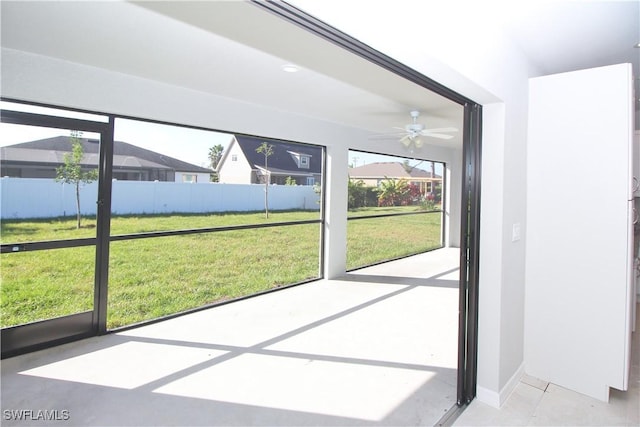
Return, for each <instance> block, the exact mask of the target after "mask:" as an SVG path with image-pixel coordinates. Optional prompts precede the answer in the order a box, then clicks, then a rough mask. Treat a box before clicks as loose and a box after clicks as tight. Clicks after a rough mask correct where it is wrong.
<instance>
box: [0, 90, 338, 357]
mask: <svg viewBox="0 0 640 427" xmlns="http://www.w3.org/2000/svg"><path fill="white" fill-rule="evenodd" d="M0 100H1V101H7V102H12V103H17V104H23V105H33V106H37V107H47V108H53V109H58V110H66V111H74V112H80V113H87V114H94V115H102V116H106V117H108V122H97V121H91V120H84V119H76V118H67V117H60V116H51V115H47V114H40V113H26V112H21V111H14V110H9V109H3V110H0V122H3V123H11V124H22V125H28V126H39V127H51V128H58V129H79V130H82V131H85V132H97V133H100V134H101V144H100V164H99V173H100V176H99V178H98V188H99V190H98V200H97V204H98V212H97V213H96V216H97V224H96V233H97V234H96V237H90V238H80V239H63V240H49V241H40V242H24V243H9V244H1V245H0V253H2V254H10V253H18V252H24V251H37V250H45V249H61V248H74V247H83V246H92V245H95V247H96V264H95V283H94V309H93V310H92V312H87V313H81V314H79V315H75V314H74V315H69V316H63V317H62V318H52V319H45V320H42V321H38V322H35V324H37V333H38V336H39V337H40V341H38V342H35V341H33V337H31V334H32V333H33V332H32V331H34V330H36V329H34V327H33V325H34V323H27V324H22V325H15V326H11V327H7V328H2V329H0V333H1V334H2V337H3V338H4V339H5V340H4V344H3V346H2V354H1V358H3V359H4V358H7V357H13V356H16V355H19V354H24V353H28V352H31V351H34V350H39V349H44V348H48V347H52V346H54V345H58V344H61V343H66V342H70V341H74V340H77V339H83V338H87V337H89V336H93V335H102V334H107V333H112V332H115V331H120V330H123V329H130V328H134V327H139V326H142V325H146V324H150V323H156V322H159V321H162V320H166V319H169V318H172V317H177V316H182V315H185V314H188V313H192V312H195V311H199V310H204V309H207V308H211V307H214V306H217V305H222V304H227V303H229V302H233V301H238V300H242V299H247V298H253V297H256V296H258V295H262V294H265V293H269V292H275V291H278V290H282V289H286V288H288V287H292V286H298V285H300V284H303V283H308V282H311V281H315V280H319V279H322V278H323V277H324V253H325V252H324V232H325V230H324V228H325V227H324V223H325V220H324V215H325V213H324V206H325V200H324V194H321V199H320V200H321V208H320V218H319V219H313V220H303V221H286V222H273V223H267V224H247V225H237V226H226V227H211V228H201V229H187V230H169V231H159V232H150V233H138V234H128V235H116V236H111V235H110V224H111V214H112V213H111V187H112V179H111V177H112V172H113V167H112V161H113V140H114V127H115V121H116V120H117V119H126V120H135V121H140V122H146V123H155V124H160V125H168V126H175V127H182V128H188V129H197V130H203V131H209V132H219V133H227V134H231V135H244V136H251V137H257V136H256V135H249V134H243V133H238V132H230V131H225V130H216V129H210V128H205V127H201V126H192V125H186V124H180V123H173V122H167V121H160V120H149V119H144V118H139V117H131V116H124V115H118V114H109V113H103V112H98V111H89V110H81V109H74V108H69V107H64V106H59V105H51V104H45V103H38V102H31V101H24V100H18V99H13V98H5V97H0ZM261 138H268V139H270V140H273V141H282V142H288V143H292V142H293V143H296V144H300V145H310V146H313V147H319V148H321V150H322V157H323V161H322V173H323V176H322V183H323V185H325V184H326V176H325V168H326V147H325V146H324V145H319V144H313V143H309V142H302V141H290V140H284V139H279V138H273V137H265V136H261ZM301 224H319V225H320V236H321V237H320V238H321V242H320V252H319V254H318V257H319V259H318V264H319V266H318V277H315V278H313V279H309V280H305V281H302V282H298V283H292V284H288V285H283V286H278V287H275V288H273V289H269V290H265V291H262V292H258V293H254V294H250V295H245V296H242V297H238V298H235V299H232V300H227V301H220V302H216V303H212V304H207V305H204V306H201V307H195V308H193V309H189V310H186V311H181V312H179V313H173V314H170V315H167V316H163V317H160V318H156V319H149V320H145V321H142V322H139V323H136V324H134V325H126V326H123V327H121V328H118V329H107V309H108V307H107V304H108V301H107V292H108V275H109V245H110V244H111V242H113V241H122V240H133V239H142V238H152V237H166V236H174V235H185V234H201V233H211V232H222V231H233V230H243V229H252V228H268V227H282V226H295V225H301ZM101 236H104V237H101ZM88 316H89V317H91V319H92V320H91V324H90V325H86V326H84V325H85V324H86V323H85V322H87V318H88ZM60 319H63V320H60ZM60 324H64V325H65V326H66V327H67V328H68V329H69V330H72V331H74V332H73V333H71V334H69V335H67V336H63V335H61V333H58V334H57V335H56V334H55V332H56V330H57V329H59V325H60ZM87 328H89V329H87ZM77 330H82V331H83V332H82V333H77ZM47 331H50V332H47ZM58 332H59V331H58ZM50 334H54V335H51V336H55V339H47V337H48V336H49V335H50ZM5 348H6V349H7V351H5Z"/></svg>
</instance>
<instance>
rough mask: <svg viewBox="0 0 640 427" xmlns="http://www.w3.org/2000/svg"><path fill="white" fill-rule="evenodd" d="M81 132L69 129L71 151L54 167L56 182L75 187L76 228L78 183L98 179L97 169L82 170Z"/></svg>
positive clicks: (78, 200) (78, 207)
mask: <svg viewBox="0 0 640 427" xmlns="http://www.w3.org/2000/svg"><path fill="white" fill-rule="evenodd" d="M81 136H82V132H80V131H77V130H76V131H71V138H70V142H71V152H70V153H65V154H64V156H63V157H62V160H63V161H64V164H63V165H62V166H59V167H57V168H56V178H55V180H56V182H62V183H64V184H73V185H74V186H75V189H76V219H77V223H76V228H80V221H81V216H80V184H81V183H82V184H89V183H91V182H93V181H95V180H96V179H98V170H97V169H90V170H82V165H81V162H82V158H83V157H84V148H82V142H81V139H80V137H81Z"/></svg>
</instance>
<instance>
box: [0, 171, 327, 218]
mask: <svg viewBox="0 0 640 427" xmlns="http://www.w3.org/2000/svg"><path fill="white" fill-rule="evenodd" d="M97 197H98V183H97V182H92V183H91V184H85V185H82V186H81V188H80V209H81V212H82V214H83V215H95V214H96V200H97ZM319 199H320V196H319V195H318V194H316V193H315V192H314V191H313V187H311V186H289V185H271V186H269V209H271V210H287V209H304V210H319V209H320V204H319V203H318V200H319ZM0 201H1V203H2V204H1V206H0V208H1V209H0V217H1V218H4V219H22V218H54V217H59V216H74V215H75V214H76V196H75V187H74V186H73V185H70V184H62V183H59V182H55V181H54V180H53V179H39V178H8V177H6V178H2V179H0ZM263 209H264V185H262V184H219V183H206V184H203V183H201V184H189V183H178V182H146V181H113V192H112V202H111V212H112V213H113V214H116V215H127V214H166V213H208V212H246V211H260V210H263Z"/></svg>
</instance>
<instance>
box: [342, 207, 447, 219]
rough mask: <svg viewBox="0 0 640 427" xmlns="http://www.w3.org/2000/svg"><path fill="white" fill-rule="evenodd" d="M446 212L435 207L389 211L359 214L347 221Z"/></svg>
mask: <svg viewBox="0 0 640 427" xmlns="http://www.w3.org/2000/svg"><path fill="white" fill-rule="evenodd" d="M442 212H444V211H443V210H442V209H434V210H431V211H418V212H398V213H387V214H375V215H359V216H350V217H347V221H354V220H357V219H369V218H387V217H391V216H405V215H425V214H430V213H442Z"/></svg>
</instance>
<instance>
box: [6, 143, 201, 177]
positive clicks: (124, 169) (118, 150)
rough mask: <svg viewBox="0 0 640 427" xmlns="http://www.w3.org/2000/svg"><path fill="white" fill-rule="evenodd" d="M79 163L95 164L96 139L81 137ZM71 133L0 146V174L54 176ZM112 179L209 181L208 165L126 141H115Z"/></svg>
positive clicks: (88, 167)
mask: <svg viewBox="0 0 640 427" xmlns="http://www.w3.org/2000/svg"><path fill="white" fill-rule="evenodd" d="M80 141H81V144H82V148H83V149H84V153H85V154H84V158H83V160H82V166H83V167H86V168H87V169H90V168H97V167H98V160H99V159H98V158H99V155H100V154H99V148H100V144H99V141H98V140H96V139H87V138H81V139H80ZM71 147H72V143H71V137H68V136H56V137H53V138H46V139H40V140H37V141H30V142H23V143H20V144H14V145H9V146H6V147H2V148H0V174H2V176H9V177H18V178H55V177H56V168H57V167H59V166H61V165H63V164H64V155H65V154H66V153H69V152H71ZM113 150H114V156H113V179H118V180H122V181H168V182H192V183H195V182H209V177H210V174H211V173H212V170H211V169H207V168H203V167H200V166H196V165H193V164H191V163H187V162H183V161H182V160H178V159H175V158H173V157H169V156H165V155H163V154H160V153H157V152H155V151H151V150H146V149H144V148H141V147H137V146H135V145H132V144H128V143H126V142H121V141H114V146H113Z"/></svg>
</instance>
